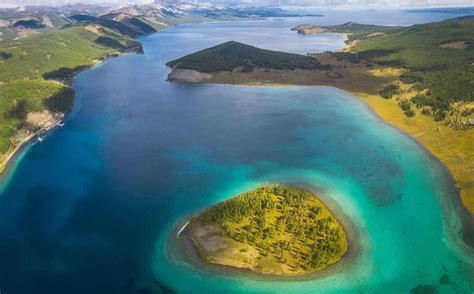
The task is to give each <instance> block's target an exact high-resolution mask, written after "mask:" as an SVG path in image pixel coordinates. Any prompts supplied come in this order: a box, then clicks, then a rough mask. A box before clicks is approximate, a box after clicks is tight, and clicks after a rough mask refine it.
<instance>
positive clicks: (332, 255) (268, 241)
mask: <svg viewBox="0 0 474 294" xmlns="http://www.w3.org/2000/svg"><path fill="white" fill-rule="evenodd" d="M186 230H187V233H188V235H189V236H190V238H191V240H192V243H193V244H194V246H195V248H196V249H197V251H198V253H199V256H200V257H201V258H202V259H203V260H204V261H206V262H208V263H211V264H218V265H223V266H228V267H234V268H241V269H248V270H251V271H253V272H255V273H259V274H265V275H303V274H308V273H314V272H317V271H320V270H322V269H324V268H326V267H328V266H330V265H332V264H334V263H336V262H338V261H339V260H340V259H341V258H342V257H343V256H344V254H345V253H346V251H347V248H348V243H347V238H346V234H345V232H344V229H343V227H342V226H341V224H340V223H339V221H338V220H337V219H336V218H335V216H334V215H333V214H332V212H331V211H330V210H329V209H328V208H327V207H326V206H325V205H324V204H323V203H322V202H321V201H320V200H318V199H317V198H316V197H315V196H314V195H313V194H311V193H309V192H307V191H306V190H303V189H300V188H296V187H291V186H284V185H278V184H273V185H265V186H261V187H258V188H256V189H254V190H251V191H249V192H246V193H243V194H241V195H238V196H236V197H233V198H231V199H229V200H227V201H224V202H221V203H218V204H216V205H214V206H212V207H210V208H208V209H206V210H205V211H203V212H201V213H200V214H199V215H197V216H194V217H193V218H192V219H191V220H190V221H189V223H188V225H187V227H186Z"/></svg>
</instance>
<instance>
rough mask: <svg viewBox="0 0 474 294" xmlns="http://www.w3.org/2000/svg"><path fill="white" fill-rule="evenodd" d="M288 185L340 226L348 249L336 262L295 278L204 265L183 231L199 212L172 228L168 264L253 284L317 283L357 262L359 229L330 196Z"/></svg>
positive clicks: (168, 244) (312, 188)
mask: <svg viewBox="0 0 474 294" xmlns="http://www.w3.org/2000/svg"><path fill="white" fill-rule="evenodd" d="M288 185H289V186H294V187H298V188H302V189H305V190H307V191H308V192H310V193H312V194H313V195H318V199H319V200H321V201H322V202H323V203H324V205H325V206H326V207H327V208H328V209H329V211H331V212H332V213H333V215H334V216H335V217H336V218H337V220H338V221H339V222H340V224H341V225H342V227H343V229H344V231H345V234H346V238H347V243H348V247H347V251H346V253H345V254H344V255H343V256H342V257H341V258H340V260H339V261H338V262H336V263H334V264H332V265H330V266H328V267H326V268H324V269H322V270H320V271H317V272H311V273H305V274H299V275H268V274H262V273H258V272H255V271H253V270H250V269H246V268H236V267H231V266H225V265H219V264H215V263H208V262H206V261H204V260H203V259H202V258H201V257H200V256H199V253H198V249H197V247H196V246H195V245H194V243H193V242H192V240H191V237H190V235H189V232H188V229H187V224H188V223H189V222H190V220H191V219H192V218H193V217H195V216H197V215H199V213H200V212H197V213H195V214H193V215H191V216H188V217H186V218H185V219H183V220H182V221H180V222H179V223H177V224H176V225H175V226H174V228H173V230H172V233H171V234H170V236H169V238H168V241H167V242H166V245H165V246H166V247H165V255H166V256H167V258H168V259H170V260H171V259H176V258H178V259H179V260H180V262H181V261H182V262H185V263H187V264H190V265H192V266H193V268H195V269H196V270H199V271H202V272H203V273H204V274H220V275H222V274H224V275H229V276H242V277H246V278H251V279H253V280H263V281H307V280H315V279H320V278H324V277H328V276H331V275H334V274H336V273H338V272H342V271H344V270H346V269H347V268H349V267H350V266H351V265H353V264H354V263H355V262H357V259H358V258H359V256H360V254H361V252H362V248H361V247H362V246H361V242H360V240H361V238H362V237H361V234H362V232H361V231H360V228H356V226H355V225H354V223H353V222H351V220H350V218H349V216H348V215H347V214H345V213H344V211H343V208H342V204H340V203H337V202H336V201H335V200H334V199H331V197H330V196H328V195H326V194H325V193H321V191H320V190H318V189H317V188H316V187H313V186H312V185H310V184H306V183H302V182H298V183H289V184H288ZM321 194H324V196H322V197H319V196H321ZM203 210H205V209H203ZM365 250H371V248H365Z"/></svg>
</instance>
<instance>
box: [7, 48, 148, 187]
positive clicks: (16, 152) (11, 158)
mask: <svg viewBox="0 0 474 294" xmlns="http://www.w3.org/2000/svg"><path fill="white" fill-rule="evenodd" d="M140 44H141V43H140ZM129 53H133V52H124V53H122V52H115V53H109V54H106V55H104V56H102V57H101V58H98V59H94V60H93V61H92V64H90V65H88V66H86V67H84V68H81V69H79V70H76V71H74V72H73V73H72V74H71V75H70V76H68V77H66V78H64V79H62V80H50V81H53V82H57V83H59V84H61V85H64V86H66V87H69V88H71V89H73V90H74V88H73V87H72V81H73V79H74V78H75V77H76V76H77V75H78V74H80V73H82V72H85V71H87V70H90V69H94V68H96V67H98V66H100V65H102V64H104V63H105V62H107V61H108V60H111V59H113V58H116V57H120V56H123V55H125V54H129ZM136 54H143V53H136ZM73 98H74V99H75V98H76V94H75V93H74V97H73ZM74 104H75V103H74V102H73V103H72V105H71V108H70V109H69V110H68V111H67V112H66V113H64V117H63V118H62V120H60V121H58V122H56V123H55V124H53V125H52V126H49V127H45V128H44V127H42V128H40V129H39V130H37V131H36V132H34V133H33V134H31V135H30V136H28V137H26V138H25V139H24V140H22V141H21V142H20V144H18V145H17V146H16V147H15V148H13V150H12V151H10V153H6V154H8V155H6V157H5V159H4V160H3V161H2V162H1V163H0V186H2V185H3V184H4V182H5V180H6V178H7V176H8V172H9V170H10V168H11V167H13V166H14V165H15V162H16V159H17V158H19V157H20V155H21V151H22V150H23V149H25V148H26V147H27V146H28V145H29V144H33V143H34V138H35V137H37V136H39V135H41V134H46V133H49V132H52V131H54V129H56V128H57V127H58V126H59V125H60V124H62V123H64V121H65V120H66V118H67V116H68V115H69V113H70V112H71V111H72V109H73V107H74Z"/></svg>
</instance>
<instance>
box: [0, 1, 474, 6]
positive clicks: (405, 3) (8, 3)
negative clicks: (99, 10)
mask: <svg viewBox="0 0 474 294" xmlns="http://www.w3.org/2000/svg"><path fill="white" fill-rule="evenodd" d="M165 1H166V0H165ZM167 1H169V0H167ZM195 1H196V0H188V2H195ZM197 1H198V2H215V3H226V2H227V1H225V0H197ZM149 2H153V0H106V1H104V0H0V7H2V6H3V7H7V6H9V7H16V6H25V5H54V6H59V5H66V4H72V3H92V4H122V5H123V4H143V3H149ZM232 2H237V3H238V2H241V3H248V4H255V5H261V4H265V5H274V6H278V5H310V6H318V7H351V8H366V7H367V6H370V7H380V8H387V7H399V8H402V7H403V8H405V7H436V6H444V7H446V6H474V0H232Z"/></svg>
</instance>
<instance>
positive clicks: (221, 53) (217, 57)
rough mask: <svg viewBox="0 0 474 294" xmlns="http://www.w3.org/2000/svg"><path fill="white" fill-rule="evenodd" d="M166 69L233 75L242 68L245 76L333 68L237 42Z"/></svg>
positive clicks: (199, 54) (171, 63)
mask: <svg viewBox="0 0 474 294" xmlns="http://www.w3.org/2000/svg"><path fill="white" fill-rule="evenodd" d="M166 65H167V66H169V67H175V68H180V69H192V70H196V71H199V72H205V73H215V72H221V71H233V70H235V69H237V68H241V69H242V71H244V72H249V71H252V70H254V69H255V68H264V69H283V70H285V69H286V70H292V69H309V70H311V69H321V70H324V69H330V66H328V65H323V64H321V63H320V62H319V61H318V60H317V59H316V58H313V57H309V56H304V55H300V54H292V53H284V52H278V51H271V50H264V49H260V48H256V47H253V46H250V45H246V44H242V43H238V42H234V41H230V42H226V43H223V44H220V45H217V46H215V47H211V48H208V49H204V50H202V51H199V52H196V53H193V54H190V55H187V56H184V57H182V58H179V59H176V60H173V61H170V62H168V63H167V64H166Z"/></svg>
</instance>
